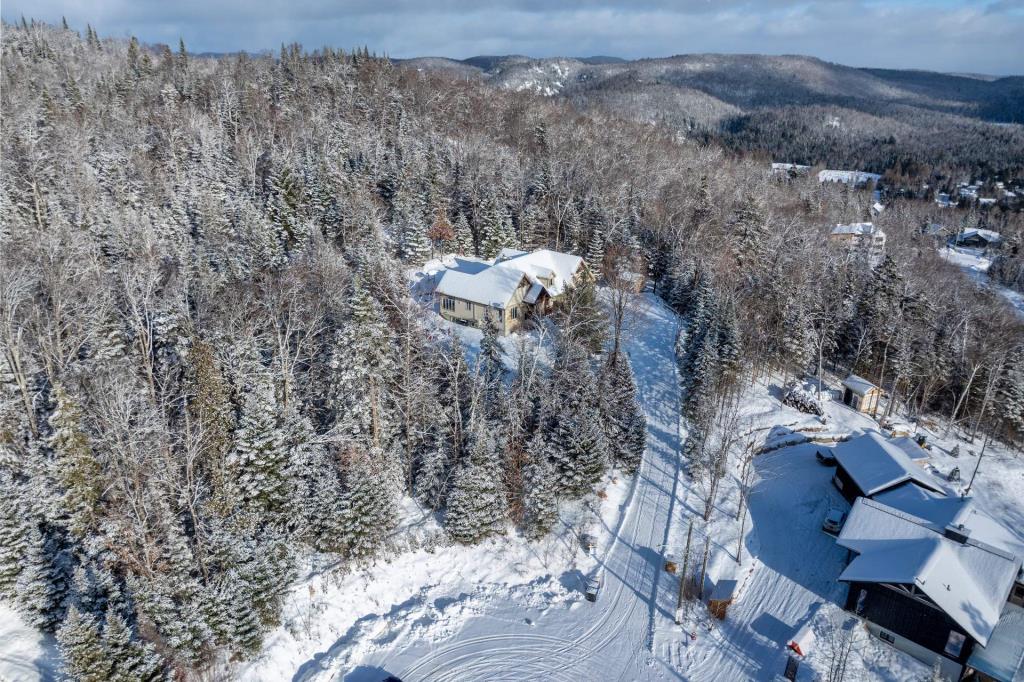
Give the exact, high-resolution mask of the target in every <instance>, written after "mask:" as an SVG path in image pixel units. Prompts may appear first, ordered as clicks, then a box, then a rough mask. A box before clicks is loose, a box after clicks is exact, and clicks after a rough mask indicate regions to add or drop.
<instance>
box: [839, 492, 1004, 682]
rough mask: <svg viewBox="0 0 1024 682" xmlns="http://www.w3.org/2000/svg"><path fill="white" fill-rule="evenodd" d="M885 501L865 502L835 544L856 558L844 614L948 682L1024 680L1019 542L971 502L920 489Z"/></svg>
mask: <svg viewBox="0 0 1024 682" xmlns="http://www.w3.org/2000/svg"><path fill="white" fill-rule="evenodd" d="M886 496H887V497H886V502H882V501H881V499H874V500H871V499H866V498H860V499H858V500H857V501H856V502H855V503H854V505H853V509H852V511H851V512H850V515H849V518H848V519H847V521H846V523H845V525H844V526H843V529H842V531H841V532H840V534H839V537H838V539H837V543H838V544H839V545H840V546H842V547H845V548H846V549H847V550H848V551H849V557H850V561H849V562H848V564H847V566H846V568H845V569H844V570H843V572H842V574H841V575H840V576H839V580H840V581H841V582H844V583H846V584H847V585H848V586H849V592H848V593H847V598H846V608H847V609H848V610H850V611H852V612H854V613H856V614H857V615H858V616H860V617H861V618H863V619H864V621H865V624H866V625H867V628H868V630H869V631H870V632H871V633H872V634H874V635H875V636H877V637H879V638H880V639H882V640H884V641H886V642H888V643H889V644H891V645H893V646H894V647H896V648H898V649H900V650H902V651H905V652H907V653H909V654H910V655H912V656H914V657H915V658H917V659H918V660H921V661H923V662H925V663H927V664H929V665H934V664H936V663H937V664H938V665H939V667H940V668H941V669H942V672H943V674H944V675H945V676H947V677H948V678H949V679H953V680H959V679H962V677H961V676H962V675H963V674H964V673H965V672H972V671H973V672H976V673H980V676H979V677H976V678H972V679H982V680H1002V681H1005V682H1013V681H1014V680H1019V679H1020V678H1019V677H1018V675H1019V674H1020V673H1021V668H1022V664H1021V662H1022V660H1024V609H1022V608H1021V606H1020V602H1021V599H1024V583H1022V582H1021V581H1022V575H1021V553H1020V551H1019V545H1014V544H1013V543H1014V541H1013V540H1012V539H1011V538H1012V535H1011V534H1010V533H1009V532H1008V531H1007V530H1006V529H1005V528H1004V527H1002V526H1001V525H1000V524H999V523H998V522H997V521H995V519H993V518H992V517H990V516H988V515H986V514H984V513H983V512H981V511H980V510H979V509H978V508H977V507H976V506H975V505H974V504H973V501H972V500H971V499H970V498H946V497H941V496H936V495H933V494H932V493H929V492H928V491H927V490H924V489H920V488H917V489H915V488H914V487H908V488H905V489H901V490H900V491H893V492H890V493H886ZM897 505H898V506H897ZM901 507H902V508H901Z"/></svg>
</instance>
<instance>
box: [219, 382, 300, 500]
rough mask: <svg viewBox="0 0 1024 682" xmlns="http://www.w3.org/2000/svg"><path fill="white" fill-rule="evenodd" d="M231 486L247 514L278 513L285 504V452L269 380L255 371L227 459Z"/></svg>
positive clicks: (286, 448) (286, 465)
mask: <svg viewBox="0 0 1024 682" xmlns="http://www.w3.org/2000/svg"><path fill="white" fill-rule="evenodd" d="M230 465H231V469H232V471H233V472H234V476H235V486H236V487H237V490H238V494H239V496H240V498H241V500H242V502H243V503H244V504H245V505H246V506H247V507H248V508H249V509H251V510H254V511H259V512H263V513H278V512H282V511H284V510H285V509H286V507H287V504H288V500H289V492H290V491H289V476H290V471H289V452H288V447H287V445H286V443H285V438H284V434H283V433H282V430H281V428H280V418H279V409H278V406H277V399H276V398H275V396H274V387H273V384H272V383H271V381H270V378H269V377H268V376H267V375H266V374H265V373H264V372H263V371H261V370H257V372H256V373H255V376H253V377H252V378H251V380H250V385H249V386H248V388H247V390H246V392H245V394H244V397H243V404H242V410H241V416H240V417H239V420H238V429H237V430H236V432H235V448H234V451H233V452H232V453H231V457H230Z"/></svg>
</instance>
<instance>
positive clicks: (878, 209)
mask: <svg viewBox="0 0 1024 682" xmlns="http://www.w3.org/2000/svg"><path fill="white" fill-rule="evenodd" d="M871 210H872V211H874V212H875V213H881V212H882V211H884V210H885V205H884V204H882V202H880V201H876V202H875V203H873V204H871Z"/></svg>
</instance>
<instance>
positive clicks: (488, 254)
mask: <svg viewBox="0 0 1024 682" xmlns="http://www.w3.org/2000/svg"><path fill="white" fill-rule="evenodd" d="M483 208H484V213H483V225H482V226H481V236H480V255H481V256H482V257H484V258H494V257H496V256H497V255H498V253H499V252H500V251H501V250H502V249H505V248H514V247H515V246H516V244H517V240H516V233H515V229H514V228H513V227H512V219H511V217H509V215H508V210H507V209H506V208H505V205H504V203H503V202H502V201H501V200H500V199H498V198H497V197H495V196H493V195H491V196H488V197H487V199H486V202H485V204H484V207H483Z"/></svg>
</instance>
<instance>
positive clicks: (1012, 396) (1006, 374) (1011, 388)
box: [995, 346, 1024, 438]
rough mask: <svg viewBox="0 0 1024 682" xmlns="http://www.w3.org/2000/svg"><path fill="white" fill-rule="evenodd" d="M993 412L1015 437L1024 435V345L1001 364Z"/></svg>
mask: <svg viewBox="0 0 1024 682" xmlns="http://www.w3.org/2000/svg"><path fill="white" fill-rule="evenodd" d="M996 401H997V402H996V408H995V412H996V414H997V415H998V416H999V418H1000V419H1001V420H1002V421H1003V422H1004V423H1005V424H1006V426H1007V427H1009V428H1010V429H1011V433H1012V434H1014V435H1015V437H1016V438H1021V437H1022V436H1024V346H1018V347H1017V348H1016V349H1015V350H1014V351H1013V352H1012V353H1010V357H1009V359H1008V360H1007V362H1006V364H1005V365H1004V366H1003V374H1002V376H1001V377H1000V378H999V383H998V384H997V387H996Z"/></svg>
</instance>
